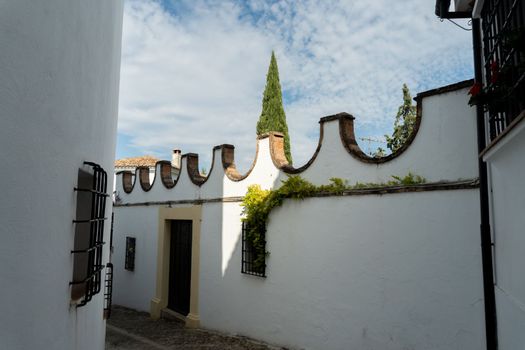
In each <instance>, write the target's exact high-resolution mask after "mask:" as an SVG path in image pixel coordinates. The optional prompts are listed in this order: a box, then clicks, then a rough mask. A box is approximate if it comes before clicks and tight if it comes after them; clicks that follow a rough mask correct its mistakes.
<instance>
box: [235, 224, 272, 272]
mask: <svg viewBox="0 0 525 350" xmlns="http://www.w3.org/2000/svg"><path fill="white" fill-rule="evenodd" d="M265 234H266V232H261V233H260V235H261V237H262V239H263V243H264V247H266V240H265ZM265 252H266V251H264V252H263V253H262V254H263V255H265ZM259 254H261V252H257V250H256V249H255V248H254V246H253V244H252V243H251V241H250V240H249V239H248V229H247V225H246V223H245V222H243V223H242V262H241V272H242V273H244V274H247V275H253V276H259V277H266V263H265V261H264V258H262V259H263V260H262V263H261V262H260V261H261V259H259V261H258V260H257V258H258V257H259Z"/></svg>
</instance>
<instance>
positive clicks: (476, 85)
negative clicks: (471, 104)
mask: <svg viewBox="0 0 525 350" xmlns="http://www.w3.org/2000/svg"><path fill="white" fill-rule="evenodd" d="M481 89H482V86H481V83H478V82H475V83H474V85H472V87H471V88H470V90H469V92H468V93H469V95H472V97H474V96H477V95H479V93H480V92H481Z"/></svg>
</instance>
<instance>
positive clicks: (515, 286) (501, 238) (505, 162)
mask: <svg viewBox="0 0 525 350" xmlns="http://www.w3.org/2000/svg"><path fill="white" fill-rule="evenodd" d="M524 154H525V120H521V122H520V123H519V124H518V125H516V126H515V127H514V128H513V129H512V130H511V131H510V132H509V133H508V134H507V135H505V137H504V138H503V139H501V140H500V141H499V142H498V143H497V144H496V145H495V146H494V147H493V148H492V149H490V150H489V151H488V152H487V153H486V154H485V156H484V160H485V161H486V162H487V165H488V168H489V179H490V182H489V184H490V189H491V191H490V193H491V218H492V222H491V228H492V234H493V240H494V270H495V274H494V278H495V293H496V310H497V320H498V342H499V347H500V349H504V350H507V349H508V350H510V349H525V332H524V330H525V278H524V277H523V266H525V253H524V252H525V234H524V232H525V216H524V215H523V214H524V210H525V187H524V185H523V178H524V174H525V156H524Z"/></svg>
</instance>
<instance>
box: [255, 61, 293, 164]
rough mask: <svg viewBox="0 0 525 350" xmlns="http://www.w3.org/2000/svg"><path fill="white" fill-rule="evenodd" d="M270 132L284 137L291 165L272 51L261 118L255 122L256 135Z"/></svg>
mask: <svg viewBox="0 0 525 350" xmlns="http://www.w3.org/2000/svg"><path fill="white" fill-rule="evenodd" d="M270 131H278V132H280V133H282V134H283V135H284V152H285V155H286V159H287V160H288V163H290V164H292V154H291V152H290V136H288V125H287V124H286V114H285V113H284V108H283V97H282V94H281V83H280V82H279V70H278V68H277V60H276V59H275V54H274V52H273V51H272V58H271V60H270V67H268V73H267V74H266V87H265V88H264V95H263V101H262V112H261V116H260V117H259V121H258V122H257V135H258V136H260V135H262V134H264V133H267V132H270Z"/></svg>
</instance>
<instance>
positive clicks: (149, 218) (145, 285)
mask: <svg viewBox="0 0 525 350" xmlns="http://www.w3.org/2000/svg"><path fill="white" fill-rule="evenodd" d="M158 213H159V208H158V207H156V206H151V207H146V208H145V207H131V208H126V210H118V209H117V208H115V223H114V226H113V230H114V235H113V245H114V247H115V248H114V251H113V265H114V270H115V274H114V279H113V282H114V289H113V301H114V302H115V303H116V304H119V305H123V306H127V307H131V308H134V309H138V310H143V311H149V309H150V301H151V298H153V296H154V295H155V283H156V277H157V272H156V271H157V258H156V257H157V244H158V240H157V237H158V220H159V214H158ZM128 236H129V237H134V238H135V239H136V241H135V244H136V246H135V269H134V271H128V270H125V269H124V263H125V258H126V251H125V248H126V237H128Z"/></svg>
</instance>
